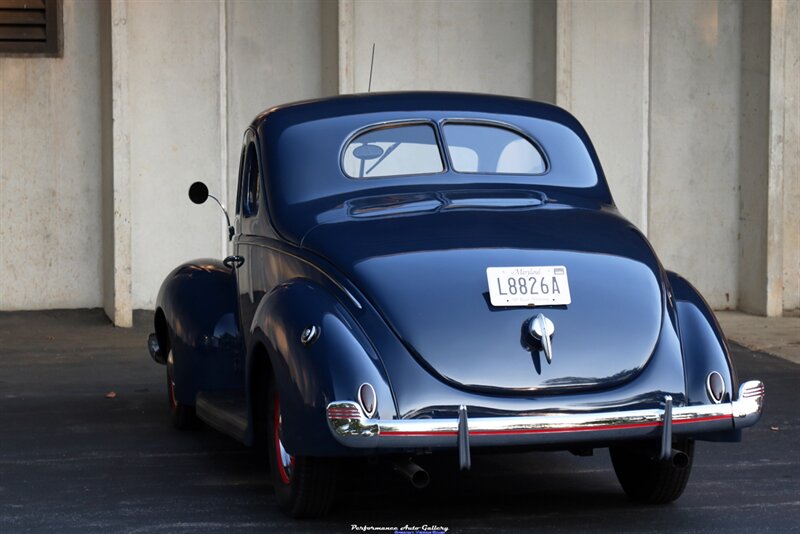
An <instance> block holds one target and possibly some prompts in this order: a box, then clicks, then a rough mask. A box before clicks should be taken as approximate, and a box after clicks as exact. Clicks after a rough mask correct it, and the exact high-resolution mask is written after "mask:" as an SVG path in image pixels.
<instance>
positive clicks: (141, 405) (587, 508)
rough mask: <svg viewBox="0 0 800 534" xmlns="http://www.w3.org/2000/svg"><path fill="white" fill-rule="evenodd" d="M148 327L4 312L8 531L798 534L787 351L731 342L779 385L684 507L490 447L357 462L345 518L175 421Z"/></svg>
mask: <svg viewBox="0 0 800 534" xmlns="http://www.w3.org/2000/svg"><path fill="white" fill-rule="evenodd" d="M136 322H137V324H136V326H135V327H134V328H132V329H119V328H114V327H112V326H111V325H110V324H109V323H108V321H107V320H106V319H105V317H104V316H103V314H102V312H101V311H99V310H87V311H69V312H67V311H56V312H21V313H2V314H0V533H3V534H5V533H13V532H148V533H150V532H216V531H231V532H234V531H235V532H269V531H278V532H371V531H379V530H378V529H379V528H381V527H396V528H401V527H404V526H408V527H423V526H426V525H427V526H429V527H440V528H442V529H444V528H447V529H448V531H449V532H485V531H520V532H522V531H532V530H535V531H541V532H576V531H578V532H580V531H586V532H589V531H606V532H621V531H624V532H669V533H675V532H698V531H701V532H723V531H726V532H727V531H733V530H736V531H750V532H765V531H773V532H787V531H798V532H800V425H799V424H798V423H800V417H799V416H798V410H797V407H796V406H795V403H796V402H798V400H799V399H800V397H798V387H799V386H800V365H797V364H795V363H791V362H789V361H786V360H783V359H781V358H777V357H774V356H770V355H768V354H765V353H761V352H753V351H751V350H748V349H745V348H743V347H741V346H738V345H734V346H733V355H734V359H735V362H736V365H737V367H738V370H739V375H740V378H742V379H748V378H758V379H761V380H763V381H764V382H765V383H766V387H767V398H766V404H765V413H764V415H763V417H762V419H761V421H760V422H759V424H758V425H757V426H756V427H754V428H751V429H748V430H746V431H745V436H744V440H743V441H742V443H738V444H726V443H705V442H701V443H698V445H697V450H696V457H695V466H694V470H693V473H692V477H691V480H690V481H689V486H688V488H687V490H686V492H685V493H684V495H683V497H682V498H681V499H679V500H678V501H677V502H675V503H673V504H671V505H666V506H642V505H636V504H633V503H631V502H629V501H628V500H627V499H626V497H625V495H624V494H623V493H622V490H621V489H620V487H619V485H618V483H617V481H616V478H615V476H614V473H613V471H612V469H611V463H610V460H609V458H608V453H607V452H606V451H596V452H595V454H594V456H591V457H575V456H572V455H571V454H569V453H566V452H542V453H525V454H509V455H491V456H489V455H480V454H476V455H473V469H472V471H470V472H468V473H460V472H459V471H458V470H457V466H456V461H455V459H454V458H429V459H428V460H427V461H426V462H420V463H422V464H423V465H425V466H426V467H427V468H429V471H430V473H431V477H432V482H431V485H430V486H429V487H428V488H427V489H426V490H423V491H417V490H413V489H411V488H410V487H409V485H408V484H407V483H406V482H405V481H404V480H402V479H401V478H400V477H399V476H398V475H396V474H395V473H393V472H392V471H391V469H390V468H389V466H387V465H382V464H377V465H367V464H362V463H360V462H356V463H349V464H347V465H346V468H345V469H344V470H343V473H342V475H343V481H344V482H343V489H342V491H341V492H340V495H339V499H338V501H337V504H336V506H335V509H334V512H333V513H332V514H331V515H330V516H329V517H327V518H325V519H324V520H318V521H295V520H290V519H287V518H286V517H284V516H283V515H282V514H281V513H280V512H279V511H278V509H277V508H276V505H275V503H274V500H273V492H272V487H271V484H270V483H269V482H268V472H267V467H266V462H264V461H263V458H261V457H260V455H259V454H258V453H257V452H255V451H252V450H250V449H247V448H245V447H243V446H241V445H239V444H238V443H237V442H236V441H234V440H232V439H230V438H228V437H226V436H224V435H222V434H219V433H217V432H215V431H213V430H210V429H204V430H200V431H190V432H180V431H178V430H175V429H174V428H173V427H172V426H171V423H170V420H169V415H168V409H167V404H166V391H165V376H164V368H163V367H162V366H159V365H157V364H155V363H154V362H152V360H150V357H149V355H148V353H147V349H146V346H145V340H146V338H147V334H148V333H149V331H150V324H149V316H148V315H147V314H141V313H140V314H138V315H137V317H136ZM112 393H113V395H112ZM109 397H113V398H109ZM362 527H363V530H362ZM370 527H371V528H370Z"/></svg>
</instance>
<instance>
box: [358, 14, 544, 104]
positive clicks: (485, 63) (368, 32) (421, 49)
mask: <svg viewBox="0 0 800 534" xmlns="http://www.w3.org/2000/svg"><path fill="white" fill-rule="evenodd" d="M353 16H354V19H353V29H354V38H353V61H354V64H353V69H352V73H353V87H354V91H355V92H363V91H366V90H367V86H368V83H369V69H370V59H371V54H372V44H373V43H375V67H374V71H373V76H372V90H373V91H387V90H400V89H423V90H424V89H439V90H455V91H476V92H487V93H498V94H506V95H516V96H523V97H528V98H530V97H531V96H532V95H533V90H534V84H533V8H532V5H531V3H530V2H519V1H514V0H496V1H494V2H474V1H469V0H457V1H456V0H450V1H447V2H430V1H424V0H413V1H399V0H391V1H389V0H387V1H383V2H372V1H366V0H364V1H362V0H359V1H356V2H355V3H354V15H353Z"/></svg>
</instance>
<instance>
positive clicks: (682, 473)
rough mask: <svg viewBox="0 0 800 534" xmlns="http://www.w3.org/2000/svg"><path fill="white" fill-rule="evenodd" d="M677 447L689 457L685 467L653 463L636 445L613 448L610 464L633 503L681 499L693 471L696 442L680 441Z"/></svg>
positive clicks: (664, 462) (658, 502)
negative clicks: (612, 465)
mask: <svg viewBox="0 0 800 534" xmlns="http://www.w3.org/2000/svg"><path fill="white" fill-rule="evenodd" d="M674 448H675V449H678V450H680V451H682V452H684V453H686V455H687V456H688V457H689V458H688V462H687V464H686V466H685V467H679V466H675V465H674V464H673V462H671V461H661V460H654V459H653V458H652V457H650V456H648V454H647V452H646V451H645V450H643V449H642V448H641V447H638V448H637V447H636V446H634V445H621V446H616V447H611V449H610V452H611V462H612V463H613V464H614V471H615V472H616V473H617V479H618V480H619V483H620V484H621V485H622V489H623V490H625V493H626V494H627V495H628V497H629V498H630V499H631V500H633V501H636V502H640V503H644V504H666V503H670V502H672V501H674V500H675V499H677V498H678V497H680V496H681V494H682V493H683V490H684V489H686V483H687V482H688V481H689V475H690V474H691V472H692V462H693V461H694V440H691V439H686V440H681V441H679V442H677V443H676V444H675V445H674Z"/></svg>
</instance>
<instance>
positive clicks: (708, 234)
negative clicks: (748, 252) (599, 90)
mask: <svg viewBox="0 0 800 534" xmlns="http://www.w3.org/2000/svg"><path fill="white" fill-rule="evenodd" d="M741 13H742V6H741V3H740V2H735V1H715V0H707V1H704V2H695V1H692V0H686V1H675V2H653V3H652V15H651V21H652V26H651V39H652V42H651V46H650V50H651V58H650V69H651V70H650V72H651V81H650V90H651V93H650V120H651V123H650V194H649V198H650V203H649V208H650V225H649V226H650V232H649V236H650V239H651V241H652V243H653V246H654V247H655V249H656V251H657V252H658V253H659V256H660V257H661V260H662V261H663V263H664V265H665V266H666V267H667V268H668V269H673V270H676V271H678V272H680V273H681V274H683V275H684V276H686V277H687V278H688V279H689V280H690V281H691V282H692V283H694V284H695V285H696V286H697V287H698V289H700V291H701V293H703V295H705V297H706V298H707V299H708V301H709V302H710V304H711V305H712V306H714V307H715V308H735V307H736V305H737V302H738V287H739V281H738V277H737V272H738V269H737V262H738V261H739V248H738V245H737V241H738V239H737V235H738V233H739V160H740V158H739V132H740V129H739V109H740V108H739V105H740V103H739V95H740V91H739V80H740V72H741V67H742V62H741V52H740V35H741Z"/></svg>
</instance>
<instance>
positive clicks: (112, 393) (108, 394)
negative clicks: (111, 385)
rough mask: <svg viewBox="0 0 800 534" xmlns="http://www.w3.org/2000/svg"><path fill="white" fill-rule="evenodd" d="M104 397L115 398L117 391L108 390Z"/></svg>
mask: <svg viewBox="0 0 800 534" xmlns="http://www.w3.org/2000/svg"><path fill="white" fill-rule="evenodd" d="M106 398H107V399H116V398H117V393H116V392H115V391H109V392H108V393H106Z"/></svg>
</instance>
